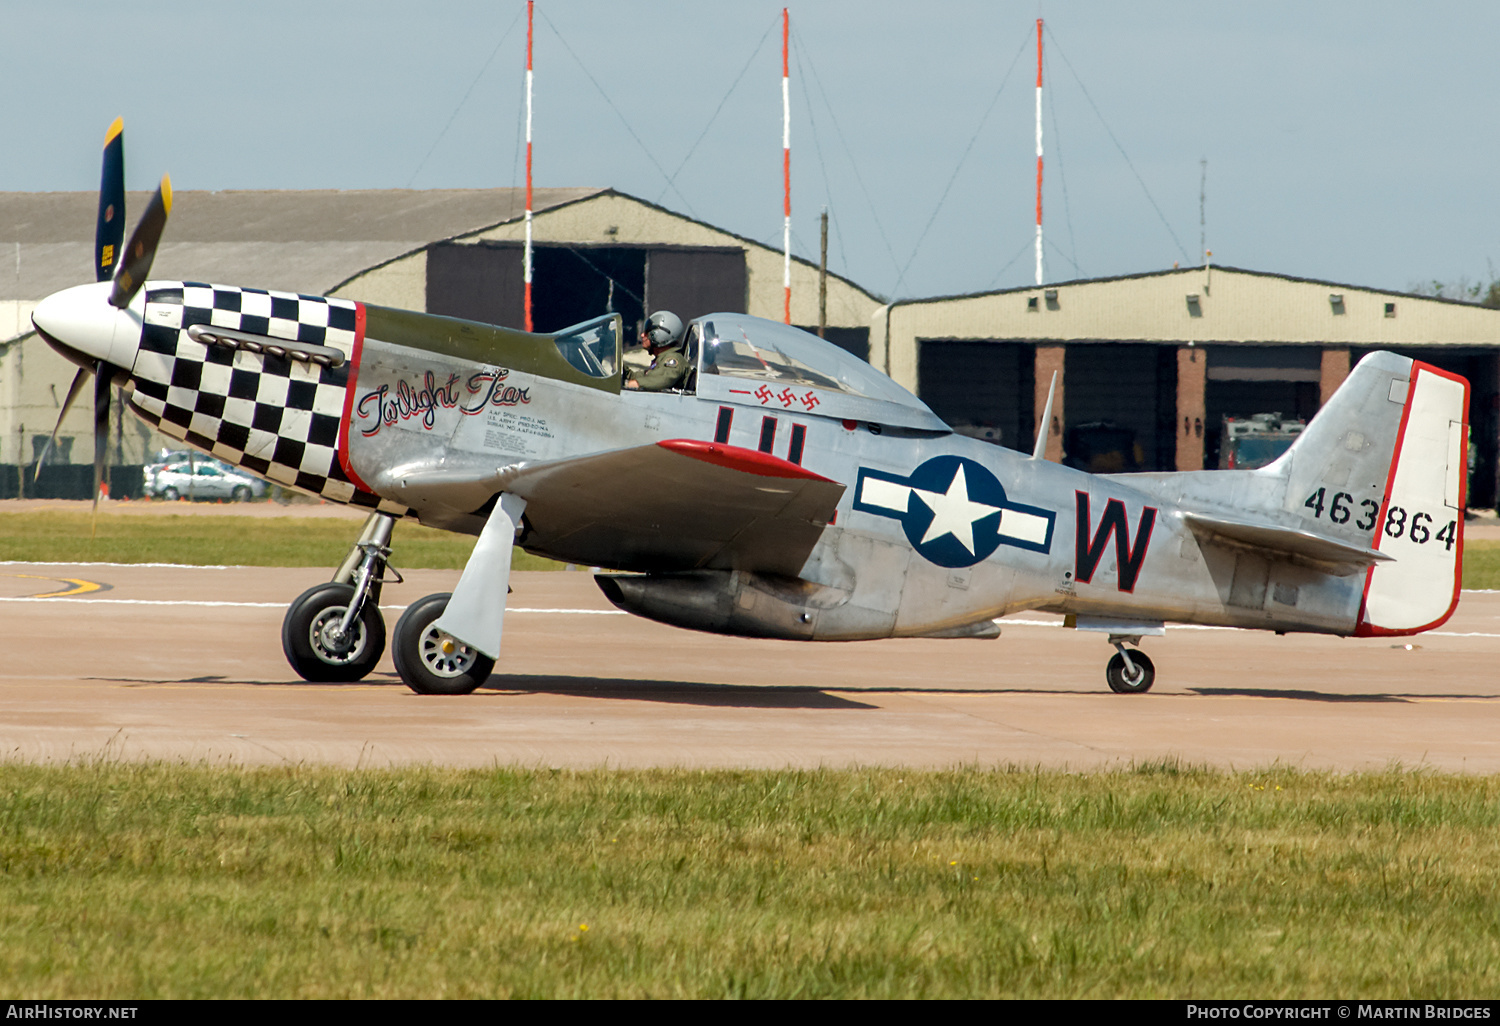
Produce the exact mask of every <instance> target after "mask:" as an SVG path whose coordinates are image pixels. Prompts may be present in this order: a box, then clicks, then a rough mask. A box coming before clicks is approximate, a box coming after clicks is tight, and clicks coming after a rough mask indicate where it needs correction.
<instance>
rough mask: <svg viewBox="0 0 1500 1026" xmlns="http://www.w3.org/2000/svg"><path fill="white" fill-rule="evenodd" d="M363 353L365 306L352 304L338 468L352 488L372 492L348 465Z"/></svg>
mask: <svg viewBox="0 0 1500 1026" xmlns="http://www.w3.org/2000/svg"><path fill="white" fill-rule="evenodd" d="M364 352H365V304H363V303H355V304H354V353H353V355H352V356H350V358H349V381H348V383H347V384H346V385H345V386H344V416H343V417H342V418H341V419H340V420H339V466H341V467H343V468H344V476H345V477H347V478H348V479H349V480H350V481H352V482H354V486H355V487H356V488H358V489H360V490H361V491H365V492H374V489H373V488H371V487H370V486H369V485H367V484H365V483H364V481H362V480H360V477H359V475H358V474H356V473H355V472H354V468H353V467H352V466H351V465H350V464H349V424H350V421H351V420H352V419H353V417H354V388H355V383H356V382H357V381H358V379H359V361H360V358H361V357H362V356H364Z"/></svg>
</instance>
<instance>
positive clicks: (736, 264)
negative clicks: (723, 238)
mask: <svg viewBox="0 0 1500 1026" xmlns="http://www.w3.org/2000/svg"><path fill="white" fill-rule="evenodd" d="M747 286H748V277H747V275H746V272H745V251H744V250H743V249H740V248H739V247H737V246H713V247H709V246H704V247H682V248H678V247H673V248H671V249H665V248H663V249H653V250H651V251H650V253H649V254H648V255H647V257H646V309H647V310H648V311H650V312H652V313H655V312H656V311H657V310H671V311H672V312H673V313H675V314H676V315H677V316H678V317H681V318H682V319H683V321H684V322H686V321H690V320H692V319H693V318H694V317H701V316H703V315H704V314H706V313H715V312H719V311H722V312H724V313H744V312H745V306H746V303H745V295H746V289H747Z"/></svg>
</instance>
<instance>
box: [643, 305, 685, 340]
mask: <svg viewBox="0 0 1500 1026" xmlns="http://www.w3.org/2000/svg"><path fill="white" fill-rule="evenodd" d="M641 339H642V341H643V342H644V343H645V344H646V345H648V346H651V347H653V348H656V349H664V348H667V347H669V346H675V345H676V344H677V343H678V342H680V341H681V340H682V318H681V317H678V316H677V315H676V314H674V313H673V312H672V311H670V310H658V311H656V313H654V314H652V315H651V316H650V317H649V318H647V319H646V326H645V327H644V328H642V329H641Z"/></svg>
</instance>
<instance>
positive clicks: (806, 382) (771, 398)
mask: <svg viewBox="0 0 1500 1026" xmlns="http://www.w3.org/2000/svg"><path fill="white" fill-rule="evenodd" d="M688 347H689V352H692V351H693V350H696V353H697V361H698V384H697V391H698V395H699V396H700V397H701V398H705V399H716V400H719V401H722V402H730V403H736V404H739V405H745V406H759V407H763V408H766V409H781V410H786V411H788V412H790V411H793V410H795V411H796V412H797V413H811V414H814V415H817V416H823V417H837V418H841V419H852V420H864V421H871V422H874V423H877V424H888V425H891V426H895V427H911V428H918V429H922V430H928V431H947V430H949V428H948V425H946V424H944V423H943V421H942V420H941V419H940V418H939V417H938V416H937V415H936V414H935V413H933V412H932V411H931V410H930V409H928V408H927V405H926V404H925V403H923V402H922V401H921V400H920V399H918V398H917V397H916V396H914V395H912V394H911V393H910V392H908V391H907V390H906V389H904V388H902V387H901V386H900V385H898V384H896V383H895V382H894V381H892V380H891V379H890V378H888V377H886V376H885V375H884V374H882V373H880V372H879V371H877V370H876V369H875V368H874V367H871V366H870V365H869V364H868V363H866V362H865V361H863V360H861V359H860V358H859V357H857V356H854V355H853V354H851V353H847V352H845V351H844V350H842V349H840V348H839V347H838V346H835V345H833V344H832V343H830V342H827V341H825V340H823V339H820V338H818V337H817V336H816V335H812V334H809V333H808V332H805V331H802V330H800V329H798V328H793V327H791V326H790V325H787V324H781V323H778V322H776V321H768V320H764V319H762V318H759V317H751V316H749V315H748V314H737V313H715V314H708V315H706V316H704V317H700V318H698V319H697V320H695V321H693V323H692V324H691V325H690V326H689V328H688Z"/></svg>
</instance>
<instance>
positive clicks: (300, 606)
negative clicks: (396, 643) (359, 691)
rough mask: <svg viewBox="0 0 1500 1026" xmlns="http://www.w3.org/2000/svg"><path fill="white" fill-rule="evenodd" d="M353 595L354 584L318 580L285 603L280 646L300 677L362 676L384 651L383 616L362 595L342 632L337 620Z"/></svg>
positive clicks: (341, 617) (373, 667)
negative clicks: (362, 603) (361, 604)
mask: <svg viewBox="0 0 1500 1026" xmlns="http://www.w3.org/2000/svg"><path fill="white" fill-rule="evenodd" d="M353 599H354V585H352V584H320V585H318V586H317V587H316V588H309V589H308V590H307V591H304V592H303V593H302V594H301V595H299V596H298V597H297V601H295V602H293V603H292V604H291V605H290V606H288V607H287V611H286V618H285V619H284V620H282V621H281V650H282V651H283V652H285V653H286V661H287V662H289V663H291V664H292V669H294V670H296V671H297V676H299V677H301V678H302V679H303V680H310V681H331V680H362V679H363V678H364V677H365V676H366V675H367V674H369V672H370V671H371V670H373V669H375V664H376V663H378V662H380V657H381V655H382V654H383V653H384V652H385V620H384V619H383V618H382V617H381V615H380V607H379V606H378V605H376V603H375V602H374V601H373V600H372V599H370V598H366V600H365V606H364V608H363V609H361V610H360V612H359V616H357V617H355V618H354V622H353V623H352V624H350V625H349V633H348V634H346V635H343V636H340V635H339V633H338V629H339V624H340V623H342V622H343V619H344V613H345V612H346V611H347V610H348V608H349V603H350V602H351V601H353Z"/></svg>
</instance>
